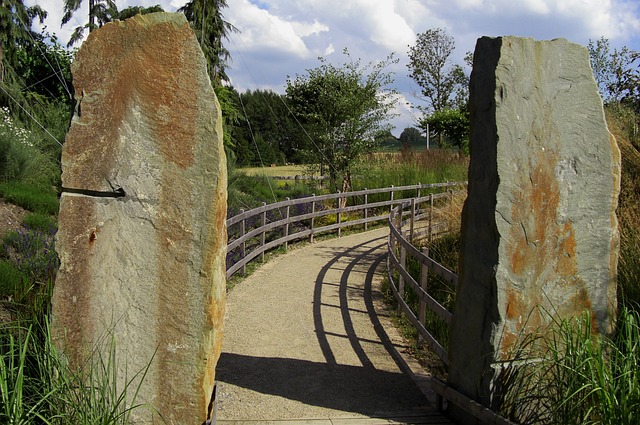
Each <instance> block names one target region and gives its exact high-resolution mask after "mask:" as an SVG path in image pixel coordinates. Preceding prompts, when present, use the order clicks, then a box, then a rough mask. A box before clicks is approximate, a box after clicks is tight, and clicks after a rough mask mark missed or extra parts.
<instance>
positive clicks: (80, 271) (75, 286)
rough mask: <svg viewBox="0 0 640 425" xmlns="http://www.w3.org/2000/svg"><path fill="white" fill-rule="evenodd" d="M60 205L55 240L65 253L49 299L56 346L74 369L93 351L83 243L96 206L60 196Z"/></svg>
mask: <svg viewBox="0 0 640 425" xmlns="http://www.w3.org/2000/svg"><path fill="white" fill-rule="evenodd" d="M60 203H61V208H60V215H59V226H60V230H59V231H58V234H57V238H58V245H59V246H60V247H64V251H63V252H61V253H60V254H61V260H62V264H61V265H60V270H59V271H58V275H57V276H56V283H55V291H54V293H53V299H52V306H53V316H54V326H53V330H52V332H53V336H54V341H55V342H56V345H57V346H58V347H59V348H63V350H64V352H65V355H66V356H67V357H68V358H69V363H70V366H71V367H72V368H73V369H74V370H75V369H77V368H80V367H82V365H83V364H85V362H86V360H87V357H86V356H87V355H88V354H89V353H90V352H91V349H92V346H91V344H92V341H87V340H86V336H90V335H93V334H94V330H93V329H94V325H95V323H94V322H93V320H92V318H93V315H92V314H91V312H92V305H91V300H92V299H94V285H95V284H96V282H95V281H94V279H92V278H91V276H92V273H91V268H90V267H89V266H90V264H91V260H90V258H89V257H90V256H91V254H90V253H89V251H88V250H87V246H86V245H85V243H83V242H84V241H86V240H87V239H90V234H91V231H92V229H94V226H95V222H96V207H95V200H93V199H91V198H87V197H79V196H68V195H63V197H62V199H61V202H60ZM85 238H86V239H85Z"/></svg>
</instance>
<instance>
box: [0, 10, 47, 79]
mask: <svg viewBox="0 0 640 425" xmlns="http://www.w3.org/2000/svg"><path fill="white" fill-rule="evenodd" d="M46 16H47V12H45V11H44V10H43V9H42V8H40V6H37V5H36V6H32V7H27V6H26V5H25V4H24V1H23V0H0V83H2V82H4V81H5V77H6V74H5V72H8V71H11V67H12V66H13V65H14V64H15V63H16V61H17V60H16V58H15V55H16V54H17V52H18V51H19V50H20V49H22V48H24V46H26V45H28V44H30V42H31V35H32V32H31V24H32V22H33V20H34V19H36V18H37V19H38V20H39V21H40V23H42V22H44V18H46Z"/></svg>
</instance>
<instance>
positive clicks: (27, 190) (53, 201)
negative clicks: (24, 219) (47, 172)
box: [0, 181, 58, 215]
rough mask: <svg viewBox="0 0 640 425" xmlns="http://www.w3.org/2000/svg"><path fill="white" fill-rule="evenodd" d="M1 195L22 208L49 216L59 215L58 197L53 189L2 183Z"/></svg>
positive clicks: (24, 184) (0, 184)
mask: <svg viewBox="0 0 640 425" xmlns="http://www.w3.org/2000/svg"><path fill="white" fill-rule="evenodd" d="M0 195H1V196H2V197H3V198H4V199H5V200H6V201H8V202H11V203H12V204H15V205H19V206H21V207H22V208H24V209H26V210H29V211H32V212H36V213H41V214H47V215H56V214H58V197H57V194H56V192H55V191H54V190H53V189H52V188H51V187H49V188H43V187H42V186H38V185H33V184H30V183H22V182H17V181H13V182H8V183H0Z"/></svg>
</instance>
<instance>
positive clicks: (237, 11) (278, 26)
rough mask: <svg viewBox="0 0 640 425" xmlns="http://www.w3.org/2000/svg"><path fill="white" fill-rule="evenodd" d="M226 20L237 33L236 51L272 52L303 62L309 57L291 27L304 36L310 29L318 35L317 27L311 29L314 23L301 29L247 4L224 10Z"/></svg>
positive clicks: (297, 25)
mask: <svg viewBox="0 0 640 425" xmlns="http://www.w3.org/2000/svg"><path fill="white" fill-rule="evenodd" d="M226 16H227V19H228V20H229V21H230V22H231V23H232V24H233V25H235V26H236V27H237V28H238V29H239V30H240V34H239V38H240V40H242V46H239V47H238V49H240V50H247V51H257V50H264V49H272V50H276V51H282V52H287V53H290V54H292V55H295V56H297V57H302V58H304V57H308V56H309V55H310V51H309V49H307V46H306V45H305V43H304V41H303V40H302V38H301V36H300V35H299V34H298V33H297V32H296V29H295V28H294V27H296V28H297V29H298V30H299V31H301V33H306V32H308V30H309V29H310V28H312V29H313V28H315V29H313V31H318V30H317V26H316V27H314V25H315V23H314V24H310V25H306V27H305V24H304V23H300V22H295V21H287V20H285V19H283V18H281V17H279V16H275V15H272V14H271V13H270V12H269V11H268V10H265V9H261V8H259V7H258V6H256V5H254V4H251V3H249V2H248V1H247V0H241V1H239V2H233V7H230V8H229V9H228V13H227V14H226ZM303 28H304V29H303Z"/></svg>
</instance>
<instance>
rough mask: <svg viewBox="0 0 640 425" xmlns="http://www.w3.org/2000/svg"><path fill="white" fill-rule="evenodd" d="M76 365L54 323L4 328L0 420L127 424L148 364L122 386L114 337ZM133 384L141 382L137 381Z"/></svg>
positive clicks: (0, 335) (0, 349) (0, 344)
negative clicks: (58, 343)
mask: <svg viewBox="0 0 640 425" xmlns="http://www.w3.org/2000/svg"><path fill="white" fill-rule="evenodd" d="M105 343H106V344H110V345H108V346H107V347H106V350H105V349H100V350H98V349H96V350H94V353H93V354H94V355H93V356H92V357H90V358H89V359H88V361H87V362H86V364H84V365H82V367H80V368H76V369H72V368H71V367H70V366H69V364H68V362H67V361H66V358H65V357H64V356H63V355H62V354H61V353H60V352H58V351H57V349H56V347H55V346H54V344H53V343H52V337H51V334H50V332H49V326H48V325H47V324H46V322H45V326H44V327H39V326H38V325H37V324H35V323H28V324H24V323H22V322H13V323H10V324H5V325H3V327H2V329H1V330H0V392H1V396H0V423H3V424H33V423H43V424H60V425H63V424H64V425H66V424H104V425H107V424H123V425H124V424H128V423H130V419H131V414H132V412H133V411H134V410H135V409H138V408H144V406H142V405H140V404H136V401H135V400H136V397H137V395H138V390H139V388H140V384H141V383H142V382H143V380H144V375H145V374H146V372H147V369H148V368H145V369H144V370H142V371H139V372H138V373H137V374H134V375H133V377H132V378H131V379H130V380H128V381H127V383H126V385H125V387H124V388H118V387H117V378H118V377H117V370H118V367H117V360H116V356H115V352H116V349H115V341H114V340H113V338H111V339H108V338H105V340H104V341H100V342H98V343H97V345H96V347H98V346H99V345H101V344H105ZM134 382H137V383H135V384H134Z"/></svg>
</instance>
